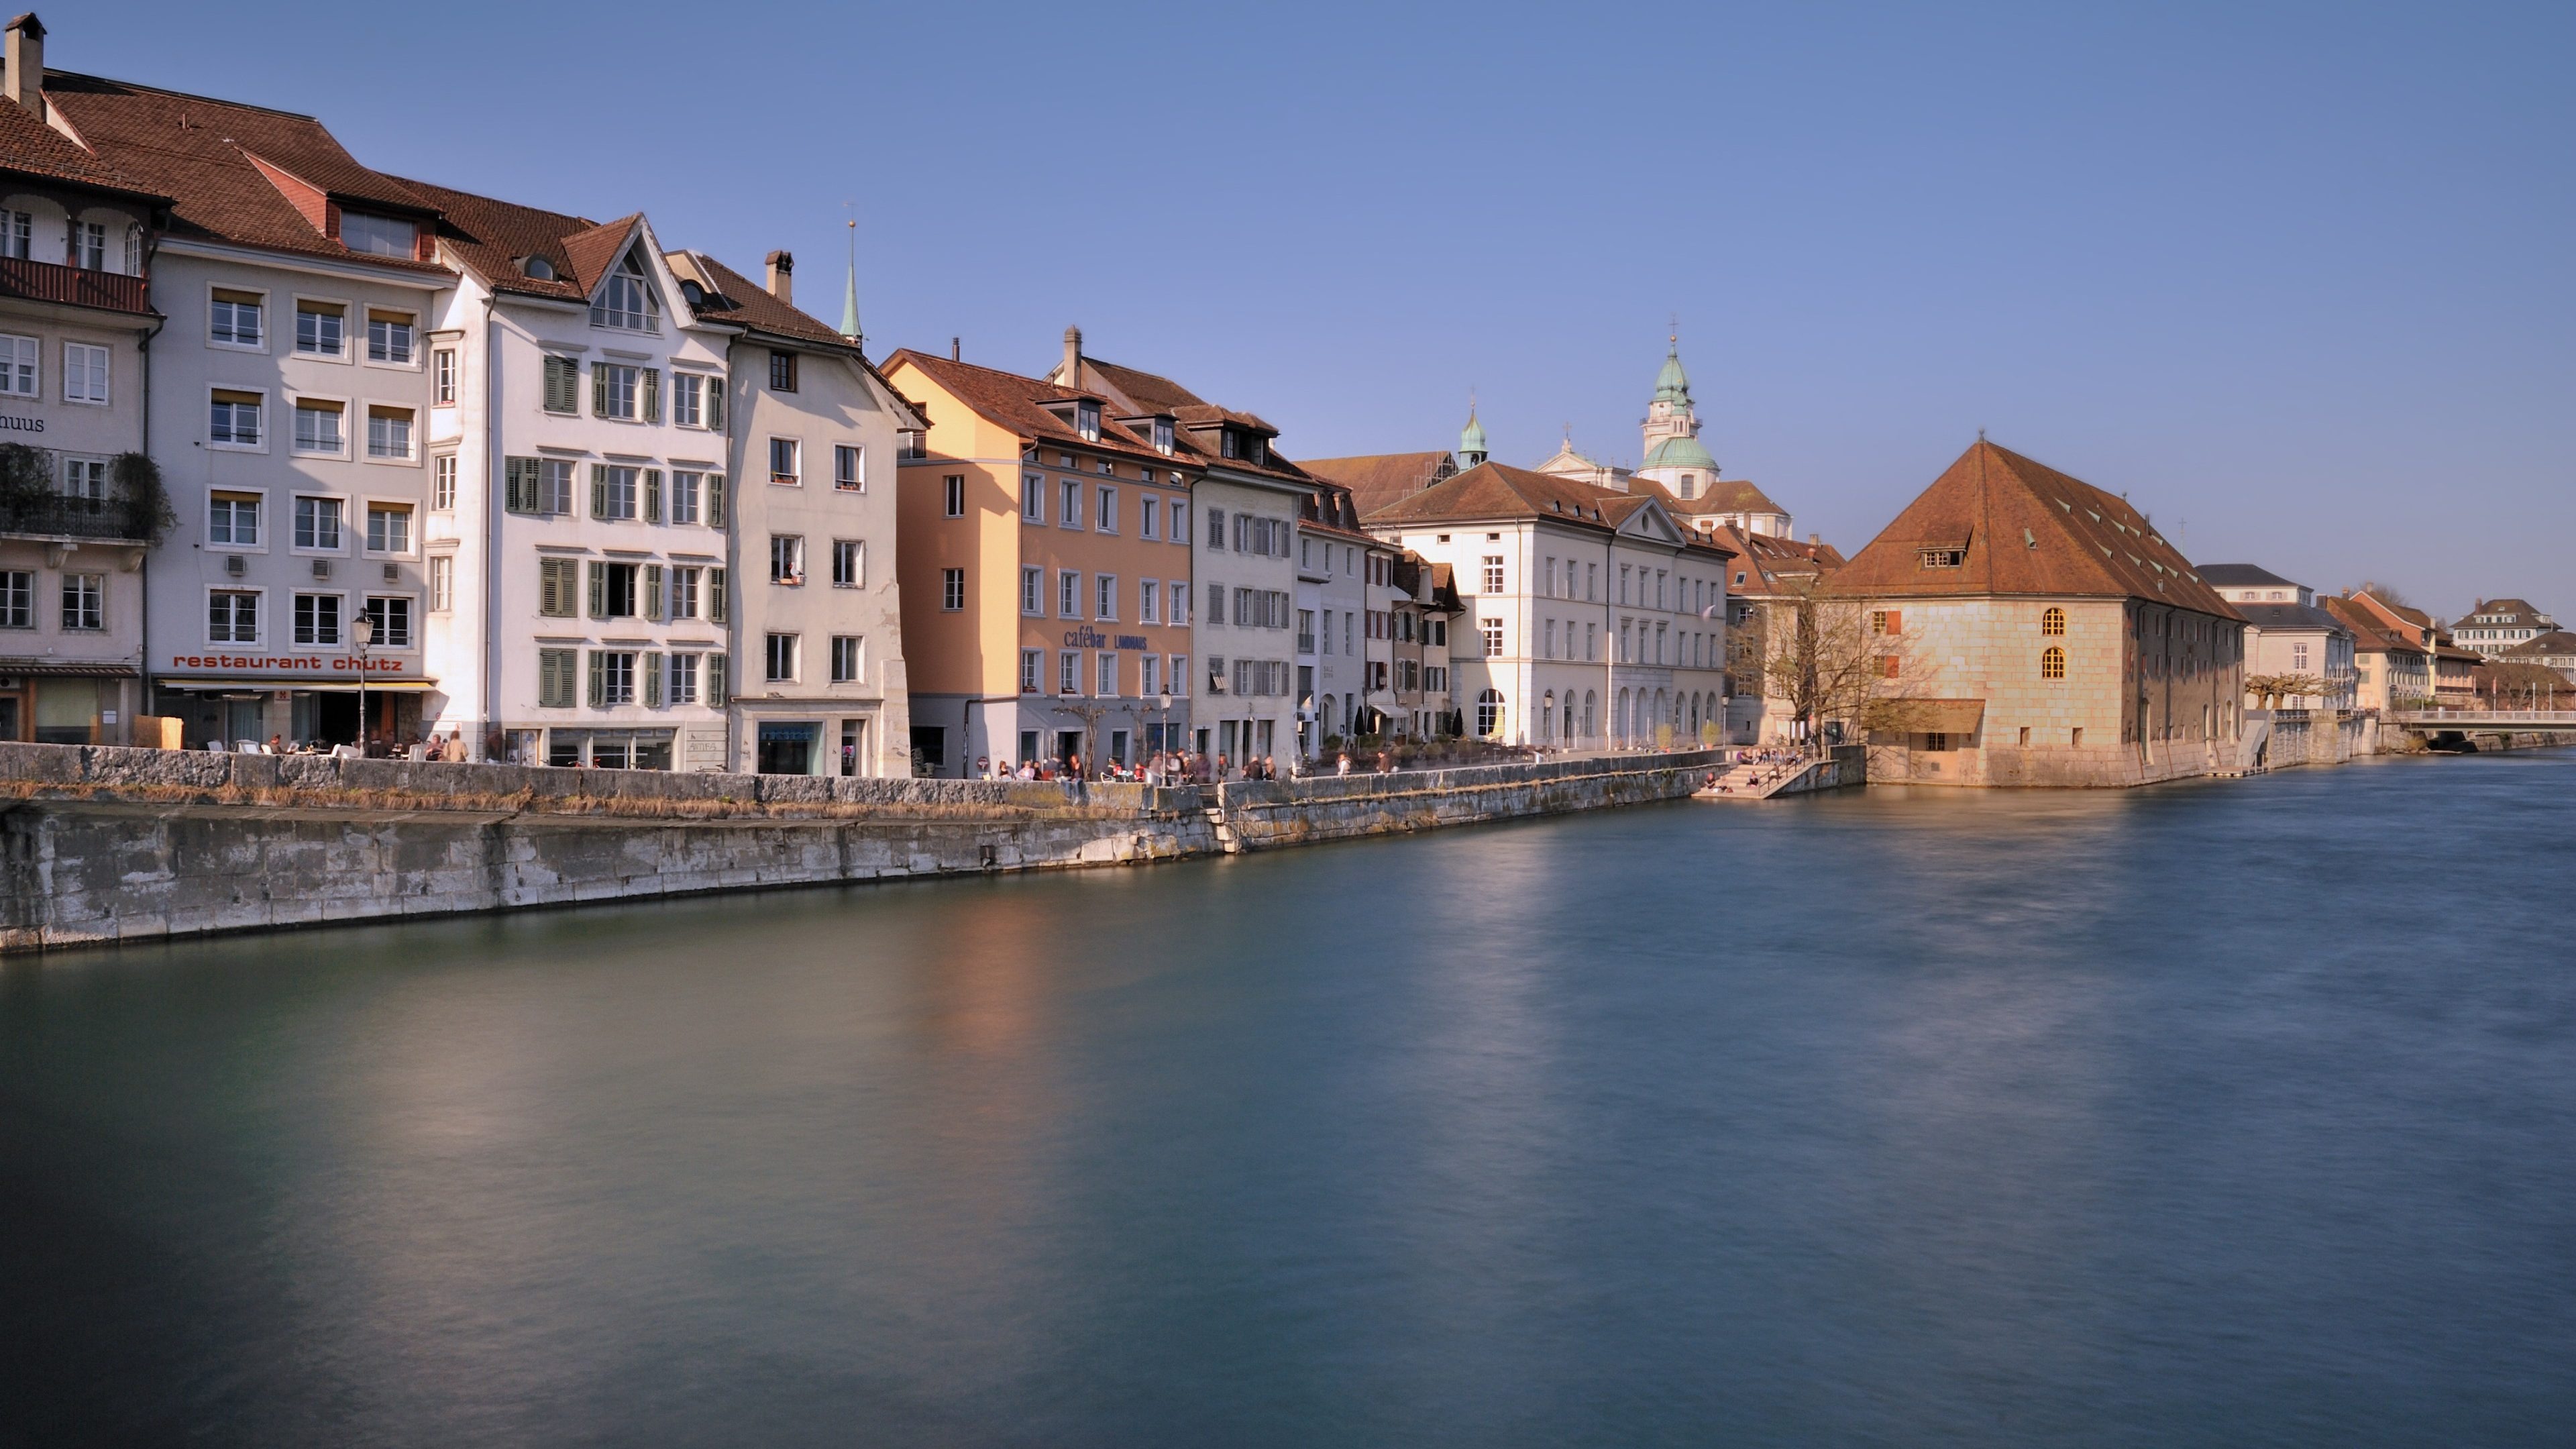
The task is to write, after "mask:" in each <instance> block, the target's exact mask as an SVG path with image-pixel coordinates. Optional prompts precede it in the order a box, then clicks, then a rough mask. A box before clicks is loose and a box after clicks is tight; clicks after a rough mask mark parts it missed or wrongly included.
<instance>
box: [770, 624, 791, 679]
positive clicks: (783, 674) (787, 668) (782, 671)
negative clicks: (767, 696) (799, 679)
mask: <svg viewBox="0 0 2576 1449" xmlns="http://www.w3.org/2000/svg"><path fill="white" fill-rule="evenodd" d="M796 641H797V636H796V635H794V634H771V635H768V636H767V642H766V648H765V650H764V657H765V659H766V660H767V663H768V676H767V677H768V680H769V682H770V683H772V684H786V683H790V682H792V681H793V680H794V679H795V678H796Z"/></svg>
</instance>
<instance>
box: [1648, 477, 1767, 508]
mask: <svg viewBox="0 0 2576 1449" xmlns="http://www.w3.org/2000/svg"><path fill="white" fill-rule="evenodd" d="M1642 481H1646V482H1652V481H1653V480H1652V479H1646V480H1642ZM1658 486H1661V485H1658ZM1667 496H1668V497H1670V498H1671V499H1672V501H1671V503H1670V504H1668V505H1667V506H1668V507H1670V508H1671V509H1672V510H1673V511H1674V512H1675V513H1685V514H1702V513H1778V514H1784V515H1785V514H1786V513H1788V511H1789V510H1788V509H1785V508H1783V507H1781V506H1780V505H1779V504H1777V503H1774V502H1772V501H1771V496H1770V495H1769V494H1767V493H1764V492H1763V491H1762V490H1761V489H1759V488H1756V487H1754V486H1753V485H1752V484H1751V483H1750V482H1748V481H1746V480H1745V479H1742V478H1720V479H1717V480H1716V481H1714V482H1712V483H1710V484H1709V485H1708V490H1707V491H1706V492H1704V493H1702V494H1700V495H1699V496H1698V497H1697V498H1683V497H1681V496H1679V495H1677V494H1671V493H1670V492H1669V490H1668V491H1667Z"/></svg>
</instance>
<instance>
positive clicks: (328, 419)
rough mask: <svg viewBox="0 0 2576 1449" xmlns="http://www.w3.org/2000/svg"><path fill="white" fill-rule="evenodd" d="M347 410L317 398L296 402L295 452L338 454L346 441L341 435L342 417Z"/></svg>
mask: <svg viewBox="0 0 2576 1449" xmlns="http://www.w3.org/2000/svg"><path fill="white" fill-rule="evenodd" d="M344 411H346V409H345V408H344V407H343V406H342V405H341V404H339V403H335V402H323V401H321V400H319V399H316V398H308V397H300V398H297V399H296V400H295V451H297V452H299V453H338V452H340V451H342V449H343V445H344V443H345V442H346V440H345V439H344V438H343V437H342V436H341V433H340V417H341V414H342V413H343V412H344Z"/></svg>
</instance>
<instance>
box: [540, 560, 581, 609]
mask: <svg viewBox="0 0 2576 1449" xmlns="http://www.w3.org/2000/svg"><path fill="white" fill-rule="evenodd" d="M577 587H578V586H577V585H576V583H575V581H574V578H573V561H572V560H571V559H568V558H541V559H539V560H537V612H538V613H539V614H541V615H544V616H545V617H547V618H550V619H569V618H572V617H573V615H574V611H573V594H574V590H575V589H576V588H577Z"/></svg>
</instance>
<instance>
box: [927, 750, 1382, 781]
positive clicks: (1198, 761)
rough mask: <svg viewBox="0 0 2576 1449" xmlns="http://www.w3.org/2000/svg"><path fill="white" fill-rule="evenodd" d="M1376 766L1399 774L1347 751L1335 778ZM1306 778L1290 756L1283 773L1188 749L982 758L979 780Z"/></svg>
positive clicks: (1265, 761) (1267, 764) (1270, 760)
mask: <svg viewBox="0 0 2576 1449" xmlns="http://www.w3.org/2000/svg"><path fill="white" fill-rule="evenodd" d="M1372 765H1374V767H1375V769H1376V772H1377V773H1378V774H1381V775H1389V774H1393V773H1394V772H1395V754H1394V752H1393V751H1391V750H1379V751H1378V752H1377V754H1376V756H1375V757H1374V759H1371V757H1369V756H1367V755H1365V754H1363V755H1362V756H1361V757H1360V758H1359V759H1358V760H1357V761H1354V760H1353V759H1352V757H1351V753H1350V751H1348V750H1344V751H1342V752H1341V754H1340V755H1338V756H1337V757H1335V759H1334V761H1333V773H1334V774H1336V775H1348V774H1350V773H1352V772H1353V771H1354V770H1358V771H1360V772H1362V773H1366V772H1367V770H1368V769H1369V768H1370V767H1371V766H1372ZM1303 773H1305V772H1304V771H1302V770H1300V769H1299V768H1298V762H1297V760H1296V759H1295V757H1293V756H1292V757H1290V759H1289V761H1288V768H1287V771H1286V772H1285V773H1284V774H1283V773H1282V772H1281V770H1280V767H1279V761H1278V759H1277V757H1275V756H1272V755H1249V756H1246V757H1245V758H1244V759H1243V760H1241V761H1239V762H1238V761H1236V760H1235V759H1234V758H1232V757H1231V756H1228V755H1222V754H1220V755H1214V756H1210V755H1203V754H1198V753H1195V752H1192V751H1189V750H1169V751H1165V750H1157V751H1155V752H1154V754H1153V755H1152V756H1150V757H1149V758H1147V759H1144V760H1142V761H1139V762H1138V763H1136V764H1133V765H1129V764H1126V763H1124V762H1122V761H1118V760H1111V761H1109V762H1108V763H1107V764H1103V765H1096V766H1092V767H1089V768H1086V767H1085V766H1084V764H1083V759H1082V756H1080V755H1078V754H1074V755H1066V756H1065V757H1064V758H1062V759H1060V760H1049V759H1036V760H1022V761H1020V762H1019V763H1018V764H1017V765H1013V764H1012V763H1011V762H1010V761H1008V760H996V759H993V758H991V757H990V756H979V757H978V758H977V759H976V761H975V775H976V778H978V779H983V780H1121V781H1131V782H1134V783H1137V784H1143V785H1220V784H1227V783H1231V782H1233V781H1238V780H1278V779H1295V778H1297V777H1298V776H1299V775H1301V774H1303Z"/></svg>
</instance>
